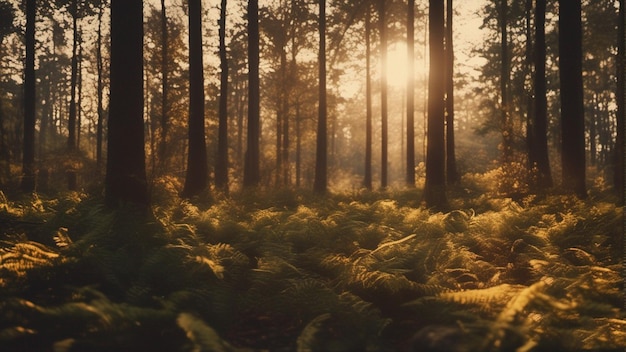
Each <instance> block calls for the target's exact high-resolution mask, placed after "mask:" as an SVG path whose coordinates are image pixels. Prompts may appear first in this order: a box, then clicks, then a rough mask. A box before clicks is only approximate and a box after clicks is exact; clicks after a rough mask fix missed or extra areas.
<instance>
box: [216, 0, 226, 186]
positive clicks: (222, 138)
mask: <svg viewBox="0 0 626 352" xmlns="http://www.w3.org/2000/svg"><path fill="white" fill-rule="evenodd" d="M226 4H227V0H222V2H221V6H220V20H219V26H220V28H219V37H220V45H219V55H220V69H221V72H220V101H219V126H218V133H217V158H216V161H215V187H217V188H219V189H221V190H223V191H228V106H227V105H228V57H227V56H226Z"/></svg>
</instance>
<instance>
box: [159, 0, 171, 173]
mask: <svg viewBox="0 0 626 352" xmlns="http://www.w3.org/2000/svg"><path fill="white" fill-rule="evenodd" d="M168 46H169V44H168V32H167V9H166V7H165V0H161V75H162V79H161V138H160V140H159V150H158V155H159V172H158V173H163V172H165V170H167V165H168V163H167V134H168V130H169V122H168V121H169V117H168V114H167V112H168V100H167V95H168V94H169V70H168V67H167V66H168V57H169V50H168V49H169V48H168Z"/></svg>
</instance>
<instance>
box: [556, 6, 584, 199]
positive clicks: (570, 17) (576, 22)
mask: <svg viewBox="0 0 626 352" xmlns="http://www.w3.org/2000/svg"><path fill="white" fill-rule="evenodd" d="M582 57H583V55H582V22H581V0H559V66H560V67H559V74H560V79H561V146H562V148H561V163H562V172H563V173H562V183H563V188H564V189H565V190H566V191H568V192H572V193H574V194H576V195H577V196H578V197H580V198H585V197H586V196H587V190H586V186H585V165H586V164H585V120H584V102H583V82H582Z"/></svg>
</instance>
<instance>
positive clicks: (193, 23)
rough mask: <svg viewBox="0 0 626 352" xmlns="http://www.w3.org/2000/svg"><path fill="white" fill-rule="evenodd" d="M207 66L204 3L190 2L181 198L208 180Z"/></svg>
mask: <svg viewBox="0 0 626 352" xmlns="http://www.w3.org/2000/svg"><path fill="white" fill-rule="evenodd" d="M203 70H204V66H203V63H202V1H201V0H189V149H188V153H187V176H186V177H185V186H184V187H183V192H182V195H183V196H184V197H192V196H195V195H198V194H200V192H202V191H203V190H204V189H205V188H206V186H207V179H208V165H207V153H206V141H205V138H204V73H203Z"/></svg>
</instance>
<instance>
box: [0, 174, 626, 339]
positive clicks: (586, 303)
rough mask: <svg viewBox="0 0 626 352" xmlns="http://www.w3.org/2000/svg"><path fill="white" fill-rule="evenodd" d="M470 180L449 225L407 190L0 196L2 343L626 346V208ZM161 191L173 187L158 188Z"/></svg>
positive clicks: (601, 193)
mask: <svg viewBox="0 0 626 352" xmlns="http://www.w3.org/2000/svg"><path fill="white" fill-rule="evenodd" d="M493 177H495V176H493V175H491V174H485V175H471V176H470V177H466V178H465V179H464V181H463V187H465V189H463V187H460V188H459V189H456V190H454V191H453V197H452V199H451V204H452V205H453V206H454V207H455V209H456V210H453V211H451V212H448V213H433V212H431V211H429V210H428V209H424V208H422V207H420V202H419V192H418V191H415V190H410V191H400V190H392V191H389V192H371V193H370V192H353V193H350V194H332V195H330V196H329V197H324V198H321V197H315V196H313V195H311V194H305V193H298V192H292V191H281V192H275V193H272V194H265V193H263V192H259V193H257V194H235V195H233V196H232V197H223V196H220V195H215V196H214V198H213V199H211V200H209V201H207V200H192V201H184V200H181V199H179V198H178V197H177V196H176V195H175V193H174V191H173V189H174V188H173V187H166V186H164V187H161V188H159V189H158V190H155V204H156V205H155V206H154V207H153V213H152V214H151V215H150V216H144V215H139V214H135V213H133V212H131V211H129V210H128V209H124V210H121V211H117V212H111V211H108V210H106V209H104V208H103V207H102V206H101V205H100V204H101V203H100V200H99V199H96V198H93V197H89V196H88V195H85V194H79V193H70V194H66V195H64V196H62V197H60V198H58V199H45V198H44V197H40V196H36V195H35V196H32V197H26V198H22V199H17V200H11V201H10V200H8V199H6V197H4V196H2V197H0V222H1V223H2V224H3V226H2V230H1V236H2V242H1V243H0V296H1V300H0V302H2V303H0V343H1V344H2V346H3V349H4V350H7V351H22V350H32V351H35V350H37V351H39V350H54V351H110V350H116V351H135V350H150V349H152V350H164V349H165V350H171V351H250V350H254V351H257V350H272V351H274V350H297V351H331V350H332V351H354V350H373V351H385V350H389V351H396V350H432V351H443V350H445V351H508V350H519V351H544V350H545V351H553V350H579V349H581V348H582V349H588V350H611V349H623V348H624V347H626V332H625V331H626V316H625V312H624V309H623V289H624V288H623V279H622V270H623V267H622V261H621V260H622V254H623V248H624V247H623V208H622V207H618V206H616V205H615V203H614V200H613V198H612V197H611V195H610V192H608V191H606V190H598V191H597V192H596V191H593V192H595V193H593V192H592V195H591V197H590V199H588V200H585V201H581V200H578V199H576V198H572V197H570V196H565V195H547V196H542V197H534V196H528V197H526V198H523V199H520V200H517V201H514V200H511V199H508V198H504V197H502V196H499V195H497V193H496V192H495V191H493V190H491V189H489V184H491V183H490V180H489V178H493ZM163 184H164V185H166V184H167V183H166V182H164V183H163Z"/></svg>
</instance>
